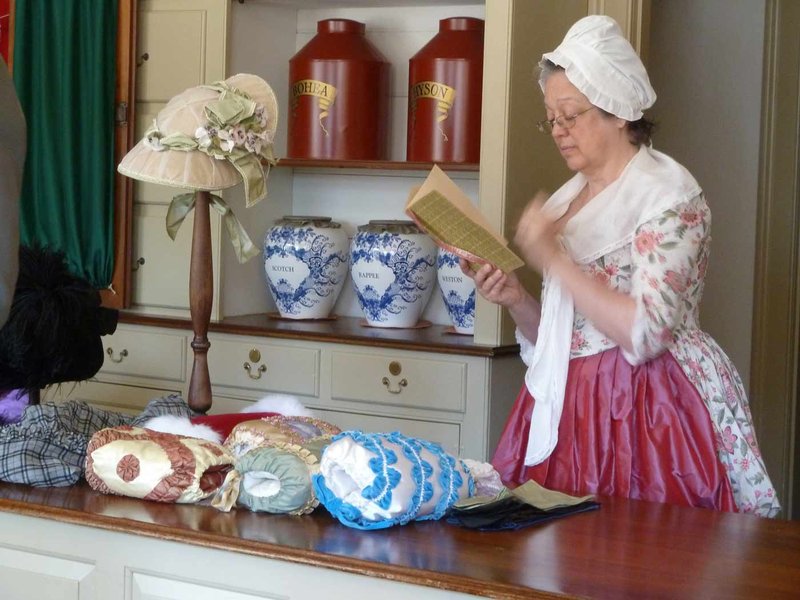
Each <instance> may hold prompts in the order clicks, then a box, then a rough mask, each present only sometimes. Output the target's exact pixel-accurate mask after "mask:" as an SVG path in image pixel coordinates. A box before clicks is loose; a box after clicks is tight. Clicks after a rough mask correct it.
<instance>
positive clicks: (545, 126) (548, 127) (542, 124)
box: [536, 106, 597, 133]
mask: <svg viewBox="0 0 800 600" xmlns="http://www.w3.org/2000/svg"><path fill="white" fill-rule="evenodd" d="M593 108H597V107H596V106H590V107H589V108H587V109H584V110H582V111H581V112H579V113H575V114H574V115H569V116H567V115H561V116H560V117H556V118H555V119H549V120H547V119H545V120H544V121H539V122H537V123H536V127H537V128H538V129H539V131H541V132H542V133H553V128H554V127H555V126H556V125H558V126H559V127H563V128H564V129H572V128H573V127H575V121H577V120H578V117H580V116H581V115H582V114H583V113H585V112H589V111H590V110H592V109H593Z"/></svg>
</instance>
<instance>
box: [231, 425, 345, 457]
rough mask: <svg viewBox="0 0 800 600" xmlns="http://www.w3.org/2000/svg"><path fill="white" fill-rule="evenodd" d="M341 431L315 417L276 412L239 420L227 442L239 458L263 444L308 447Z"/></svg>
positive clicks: (325, 440) (327, 439)
mask: <svg viewBox="0 0 800 600" xmlns="http://www.w3.org/2000/svg"><path fill="white" fill-rule="evenodd" d="M341 431H342V430H341V429H339V428H338V427H336V426H335V425H332V424H331V423H328V422H326V421H322V420H321V419H315V418H313V417H305V416H284V415H275V416H271V417H264V418H261V419H252V420H249V421H245V422H244V423H239V424H238V425H236V426H235V427H234V428H233V429H232V430H231V432H230V434H229V435H228V437H227V439H226V440H225V444H224V445H225V447H226V448H227V449H228V450H229V451H230V452H231V453H232V454H233V455H234V456H237V457H238V456H242V455H244V454H245V453H247V452H249V451H250V450H253V449H254V448H260V447H263V446H274V445H279V444H294V445H296V446H308V445H309V444H310V443H313V442H314V441H315V440H320V441H324V442H327V441H329V440H330V438H332V437H333V436H334V435H336V434H337V433H341ZM315 445H318V444H315Z"/></svg>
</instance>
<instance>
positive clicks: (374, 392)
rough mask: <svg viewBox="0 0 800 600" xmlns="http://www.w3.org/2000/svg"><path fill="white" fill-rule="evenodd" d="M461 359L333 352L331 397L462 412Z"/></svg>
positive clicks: (463, 371) (464, 367) (464, 372)
mask: <svg viewBox="0 0 800 600" xmlns="http://www.w3.org/2000/svg"><path fill="white" fill-rule="evenodd" d="M466 381H467V365H466V363H465V362H459V361H447V360H433V359H427V358H426V359H423V358H411V357H406V356H404V355H402V354H383V355H382V354H362V353H358V352H341V351H334V352H333V355H332V364H331V398H332V399H333V400H352V401H356V402H369V403H370V404H373V405H374V404H384V405H387V406H402V407H409V408H422V409H429V410H437V411H448V412H458V413H463V412H464V407H465V402H466V400H465V397H466V385H467V384H466Z"/></svg>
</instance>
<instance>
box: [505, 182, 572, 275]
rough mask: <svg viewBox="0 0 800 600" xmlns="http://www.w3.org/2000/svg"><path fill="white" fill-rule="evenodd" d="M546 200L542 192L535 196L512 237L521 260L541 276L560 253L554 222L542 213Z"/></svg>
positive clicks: (523, 213)
mask: <svg viewBox="0 0 800 600" xmlns="http://www.w3.org/2000/svg"><path fill="white" fill-rule="evenodd" d="M546 199H547V196H546V194H544V193H543V192H539V193H538V194H536V196H535V197H534V198H533V200H531V201H530V202H529V203H528V206H527V207H525V210H524V211H523V212H522V216H521V217H520V219H519V223H518V224H517V232H516V234H515V235H514V243H515V244H516V246H517V248H519V250H520V253H521V254H522V258H524V259H525V262H527V263H528V264H529V265H530V266H531V267H533V268H534V269H536V270H537V271H538V272H539V273H542V274H544V272H545V271H546V270H547V269H548V268H549V267H550V263H551V262H552V261H553V258H554V257H555V256H557V255H558V254H559V253H560V252H561V245H560V243H559V242H558V239H557V238H556V231H557V228H556V224H555V221H553V219H551V218H550V217H549V216H547V215H546V214H545V213H544V212H543V211H542V206H543V205H544V202H545V200H546Z"/></svg>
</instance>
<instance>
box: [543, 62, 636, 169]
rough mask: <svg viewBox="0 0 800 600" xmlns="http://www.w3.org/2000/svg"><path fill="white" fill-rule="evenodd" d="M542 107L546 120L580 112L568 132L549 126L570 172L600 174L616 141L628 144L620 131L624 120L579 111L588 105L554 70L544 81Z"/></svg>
mask: <svg viewBox="0 0 800 600" xmlns="http://www.w3.org/2000/svg"><path fill="white" fill-rule="evenodd" d="M544 105H545V108H546V110H547V118H548V119H554V118H556V117H571V116H572V115H576V114H578V113H583V114H581V115H580V116H578V118H577V119H576V120H575V123H574V125H573V126H572V127H571V128H569V129H567V128H565V127H562V126H560V125H558V124H557V123H554V124H553V132H552V136H553V140H554V141H555V143H556V147H557V148H558V150H559V152H560V153H561V156H562V157H563V158H564V160H565V161H566V163H567V167H569V168H570V169H571V170H572V171H581V172H583V173H585V174H587V173H592V172H599V171H602V169H603V166H604V165H605V164H606V163H607V162H608V161H609V160H610V159H611V158H612V157H613V156H615V155H616V153H617V152H618V151H619V150H620V147H619V144H620V142H622V143H623V144H628V145H629V143H628V142H627V136H626V134H625V131H624V127H625V121H624V120H622V119H618V118H616V117H609V116H608V115H606V114H604V113H603V112H602V111H600V110H588V111H587V112H583V111H585V110H586V109H588V108H590V107H592V104H591V102H589V99H588V98H587V97H586V96H584V95H583V94H582V93H581V92H580V91H579V90H578V88H576V87H575V86H574V85H572V83H570V81H569V79H567V76H566V74H565V73H564V71H561V70H559V71H555V72H554V73H552V74H551V75H550V76H549V77H548V78H547V81H546V82H545V86H544ZM623 147H624V146H623Z"/></svg>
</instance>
